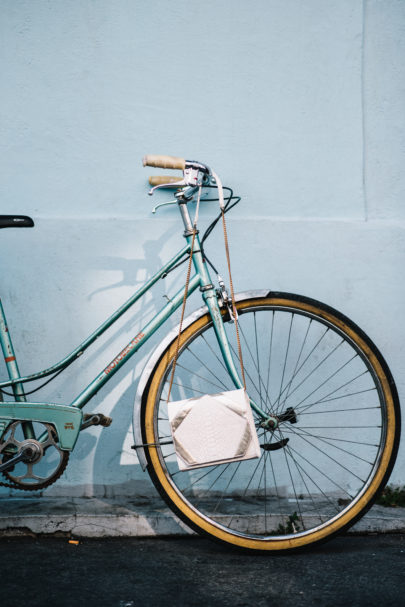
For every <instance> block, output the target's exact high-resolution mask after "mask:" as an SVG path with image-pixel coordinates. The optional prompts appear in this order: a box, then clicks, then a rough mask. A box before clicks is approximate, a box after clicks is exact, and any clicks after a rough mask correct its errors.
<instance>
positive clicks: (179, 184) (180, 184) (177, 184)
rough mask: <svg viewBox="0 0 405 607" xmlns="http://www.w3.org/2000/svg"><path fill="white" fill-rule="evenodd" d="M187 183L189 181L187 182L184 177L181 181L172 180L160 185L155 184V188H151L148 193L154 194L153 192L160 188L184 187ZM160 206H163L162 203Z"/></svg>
mask: <svg viewBox="0 0 405 607" xmlns="http://www.w3.org/2000/svg"><path fill="white" fill-rule="evenodd" d="M186 185H187V183H186V182H185V180H184V179H181V180H180V181H172V182H171V183H160V184H159V185H155V186H154V187H153V188H151V189H150V190H149V192H148V194H149V196H153V194H154V193H155V190H159V189H160V188H182V187H184V186H186ZM158 206H161V205H158ZM156 208H157V207H156Z"/></svg>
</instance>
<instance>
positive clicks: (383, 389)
mask: <svg viewBox="0 0 405 607" xmlns="http://www.w3.org/2000/svg"><path fill="white" fill-rule="evenodd" d="M237 308H238V314H239V327H240V334H241V342H242V350H243V353H244V368H245V376H246V382H247V391H248V394H249V396H250V397H251V398H252V399H253V400H254V401H255V402H256V403H257V404H259V405H260V407H261V408H262V409H263V410H265V411H267V412H268V413H269V414H271V415H273V416H275V417H277V418H278V420H279V421H278V427H277V428H276V429H275V430H273V431H269V430H264V429H262V428H259V427H258V435H259V442H260V444H261V447H262V453H261V457H260V458H259V459H255V460H248V461H242V462H233V463H230V464H229V463H228V464H221V465H215V466H210V467H206V468H200V469H196V470H192V471H180V470H179V468H178V465H177V461H176V457H175V454H174V448H173V443H172V442H171V438H170V429H169V423H168V416H167V405H166V397H167V391H168V384H169V380H170V371H171V365H172V360H173V356H174V350H175V340H174V341H173V342H172V343H171V344H170V345H169V346H168V347H167V349H166V350H165V352H164V354H163V355H162V356H161V358H160V360H159V361H158V362H157V364H156V365H155V368H154V369H153V371H152V373H151V376H150V380H149V383H148V385H147V387H146V390H145V393H144V399H143V406H142V416H141V419H142V432H143V439H144V442H145V443H146V444H148V443H149V444H150V443H152V444H153V445H154V446H149V447H147V448H146V456H147V460H148V471H149V473H150V475H151V478H152V480H153V482H154V484H155V485H156V487H157V489H158V490H159V492H160V493H161V495H162V496H163V497H164V499H165V500H166V502H167V503H168V505H169V506H170V507H171V508H172V510H174V512H176V513H177V515H178V516H179V517H180V518H181V519H182V520H183V521H184V522H185V523H187V524H188V525H189V526H190V527H191V528H193V529H194V530H196V531H198V532H202V533H205V534H208V535H209V536H211V537H212V538H214V539H216V540H219V541H223V542H227V543H230V544H233V545H235V546H239V547H241V548H247V549H254V550H273V551H286V550H291V549H297V548H302V547H305V546H308V545H310V544H314V543H316V542H319V541H323V540H325V539H327V538H330V537H331V536H333V535H334V534H336V533H338V532H341V531H343V530H344V529H345V528H347V527H349V526H350V525H352V524H353V523H354V522H355V521H356V520H358V519H359V518H360V517H361V516H362V515H363V514H364V513H365V512H366V510H367V509H368V508H369V507H370V506H371V505H372V503H373V502H374V500H375V499H376V497H377V495H378V493H379V491H380V490H382V488H383V487H384V485H385V483H386V482H387V480H388V477H389V474H390V472H391V470H392V466H393V464H394V462H395V457H396V453H397V449H398V443H399V432H400V411H399V403H398V396H397V392H396V388H395V384H394V381H393V379H392V376H391V374H390V371H389V369H388V367H387V364H386V363H385V361H384V359H383V357H382V356H381V354H380V353H379V351H378V350H377V348H376V347H375V346H374V344H373V343H372V342H371V341H370V339H369V338H368V337H367V336H366V335H365V334H364V333H363V332H362V331H361V330H360V329H359V328H358V327H357V326H356V325H355V324H354V323H352V322H351V321H350V320H349V319H348V318H346V317H345V316H343V315H342V314H340V313H339V312H337V311H336V310H333V309H332V308H330V307H329V306H326V305H324V304H322V303H320V302H318V301H315V300H312V299H308V298H304V297H301V296H297V295H291V294H286V293H269V294H268V296H266V297H260V298H251V299H246V300H244V301H240V302H238V304H237ZM225 326H226V330H227V333H228V337H229V341H230V344H231V349H232V352H233V355H234V356H235V360H236V359H237V347H236V343H235V335H234V334H235V330H234V327H233V325H232V324H231V323H229V322H225ZM228 389H230V390H232V389H234V385H233V383H232V381H231V379H230V377H229V375H228V373H227V371H226V368H225V365H224V363H223V360H222V357H221V354H220V351H219V347H218V344H217V342H216V338H215V334H214V330H213V327H212V322H211V319H210V316H209V315H208V314H205V315H203V316H201V317H200V318H199V319H197V320H196V321H195V322H194V323H192V324H191V325H190V326H189V327H187V328H186V329H185V330H184V331H183V332H182V334H181V341H180V351H179V356H178V362H177V365H176V370H175V376H174V382H173V389H172V394H171V398H172V399H173V400H178V399H184V398H191V397H193V396H199V395H200V394H206V393H216V392H220V391H223V390H228ZM254 416H255V417H256V419H257V422H259V419H258V418H257V415H256V414H255V413H254ZM257 425H258V424H257ZM224 432H226V428H224Z"/></svg>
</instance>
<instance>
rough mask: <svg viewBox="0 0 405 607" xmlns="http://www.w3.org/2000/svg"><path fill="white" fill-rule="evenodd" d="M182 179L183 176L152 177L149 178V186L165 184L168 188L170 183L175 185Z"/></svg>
mask: <svg viewBox="0 0 405 607" xmlns="http://www.w3.org/2000/svg"><path fill="white" fill-rule="evenodd" d="M182 179H183V175H178V176H174V177H173V176H169V175H152V176H151V177H149V184H150V185H152V186H155V185H164V184H167V185H168V186H170V185H171V184H172V183H177V182H178V181H181V180H182Z"/></svg>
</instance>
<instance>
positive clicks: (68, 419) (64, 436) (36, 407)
mask: <svg viewBox="0 0 405 607" xmlns="http://www.w3.org/2000/svg"><path fill="white" fill-rule="evenodd" d="M82 417H83V412H82V411H81V409H77V408H76V407H71V406H69V405H54V404H49V403H26V402H0V437H1V436H2V435H3V433H4V431H5V430H6V429H7V428H8V426H9V425H10V424H11V423H12V422H13V421H31V422H42V423H45V424H52V425H53V426H54V427H55V429H56V432H57V433H58V438H59V442H60V446H61V448H62V449H65V450H67V451H71V450H72V449H73V447H74V446H75V444H76V441H77V437H78V436H79V432H80V427H81V425H82Z"/></svg>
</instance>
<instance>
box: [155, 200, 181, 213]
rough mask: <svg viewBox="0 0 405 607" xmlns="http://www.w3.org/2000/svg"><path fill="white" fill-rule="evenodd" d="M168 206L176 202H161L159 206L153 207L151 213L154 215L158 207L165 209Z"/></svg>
mask: <svg viewBox="0 0 405 607" xmlns="http://www.w3.org/2000/svg"><path fill="white" fill-rule="evenodd" d="M169 204H177V200H170V201H169V202H161V203H160V204H157V205H156V206H155V207H153V209H152V213H153V214H155V213H156V211H157V210H158V208H159V207H166V206H168V205H169Z"/></svg>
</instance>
